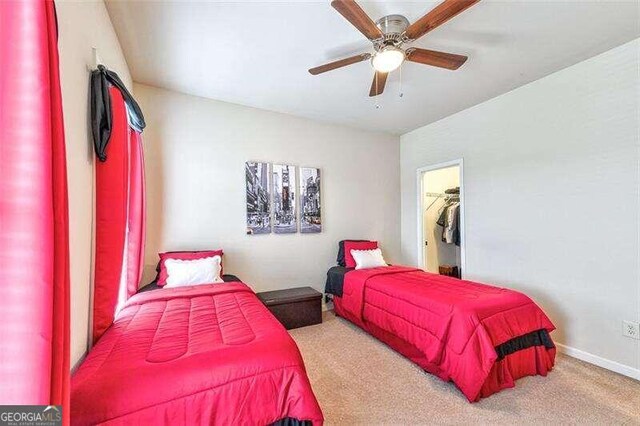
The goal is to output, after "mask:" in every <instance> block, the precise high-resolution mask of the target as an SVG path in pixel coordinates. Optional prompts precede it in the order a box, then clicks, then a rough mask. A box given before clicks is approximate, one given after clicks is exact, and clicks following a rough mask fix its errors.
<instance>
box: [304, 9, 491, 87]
mask: <svg viewBox="0 0 640 426" xmlns="http://www.w3.org/2000/svg"><path fill="white" fill-rule="evenodd" d="M478 1H480V0H445V1H443V2H442V3H440V4H439V5H438V6H436V7H435V8H434V9H433V10H431V11H430V12H429V13H427V14H426V15H424V16H423V17H422V18H420V19H418V20H417V21H416V22H414V23H413V24H411V25H409V20H408V19H407V18H405V17H404V16H402V15H387V16H384V17H382V18H380V19H378V20H377V21H376V22H373V21H372V20H371V18H369V16H368V15H367V14H366V13H365V12H364V10H362V8H361V7H360V6H359V5H358V3H356V2H355V1H354V0H333V1H332V2H331V6H332V7H333V8H334V9H335V10H337V11H338V13H340V14H341V15H342V16H343V17H344V18H345V19H346V20H347V21H349V22H350V23H351V24H352V25H353V26H354V27H356V28H357V29H358V30H359V31H360V32H361V33H362V34H364V36H365V37H367V38H368V39H369V40H370V41H371V42H372V43H373V49H374V53H361V54H359V55H355V56H351V57H349V58H344V59H340V60H337V61H334V62H330V63H328V64H324V65H320V66H318V67H315V68H311V69H310V70H309V72H310V73H311V74H313V75H317V74H322V73H324V72H327V71H331V70H334V69H336V68H341V67H345V66H347V65H352V64H355V63H358V62H362V61H366V60H371V66H372V67H373V69H374V70H375V74H374V76H373V82H372V83H371V89H370V91H369V96H378V95H380V94H381V93H382V92H383V91H384V86H385V84H386V82H387V75H388V74H389V73H390V72H391V71H393V70H395V69H397V68H398V67H399V66H400V65H402V63H403V62H404V61H405V60H407V61H410V62H416V63H419V64H425V65H431V66H434V67H440V68H446V69H450V70H457V69H458V68H460V67H461V66H462V64H464V63H465V61H466V60H467V57H466V56H463V55H455V54H453V53H445V52H438V51H435V50H428V49H421V48H418V47H409V48H403V45H404V44H405V43H410V42H412V41H415V40H417V39H419V38H420V37H422V36H423V35H425V34H426V33H428V32H429V31H431V30H433V29H435V28H438V27H439V26H440V25H442V24H444V23H445V22H447V21H448V20H449V19H451V18H453V17H454V16H456V15H457V14H459V13H461V12H463V11H465V10H467V9H468V8H470V7H471V6H473V5H474V4H476V3H477V2H478Z"/></svg>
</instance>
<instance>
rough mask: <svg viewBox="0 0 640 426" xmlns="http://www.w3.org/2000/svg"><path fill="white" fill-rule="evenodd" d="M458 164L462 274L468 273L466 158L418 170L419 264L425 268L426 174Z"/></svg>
mask: <svg viewBox="0 0 640 426" xmlns="http://www.w3.org/2000/svg"><path fill="white" fill-rule="evenodd" d="M454 166H458V167H459V169H458V172H459V174H460V268H461V269H462V276H463V277H464V276H465V275H466V271H467V268H466V254H465V251H466V236H465V234H466V232H465V220H464V205H465V197H464V160H463V159H462V158H459V159H457V160H451V161H445V162H444V163H438V164H433V165H430V166H425V167H420V168H419V169H417V171H416V179H417V183H418V185H417V186H416V187H417V201H418V202H417V205H418V211H417V213H418V265H419V267H420V268H422V269H425V268H426V265H425V262H424V208H425V206H424V197H423V196H422V195H423V193H424V185H423V182H424V179H423V177H424V174H425V173H427V172H430V171H433V170H440V169H446V168H449V167H454Z"/></svg>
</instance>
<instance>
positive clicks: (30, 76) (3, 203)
mask: <svg viewBox="0 0 640 426" xmlns="http://www.w3.org/2000/svg"><path fill="white" fill-rule="evenodd" d="M0 287H1V293H0V294H1V296H0V324H1V327H0V404H46V405H63V406H64V408H63V414H64V417H65V423H66V424H68V421H69V418H68V415H69V368H70V367H69V343H70V342H69V336H70V334H69V232H68V204H67V175H66V154H65V141H64V129H63V119H62V102H61V94H60V77H59V70H58V46H57V25H56V17H55V5H54V4H53V2H52V1H45V0H24V1H0Z"/></svg>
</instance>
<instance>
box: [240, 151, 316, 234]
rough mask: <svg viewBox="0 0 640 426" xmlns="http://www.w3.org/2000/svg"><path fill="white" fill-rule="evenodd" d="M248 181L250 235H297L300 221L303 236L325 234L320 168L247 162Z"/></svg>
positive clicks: (246, 178) (248, 224) (248, 227)
mask: <svg viewBox="0 0 640 426" xmlns="http://www.w3.org/2000/svg"><path fill="white" fill-rule="evenodd" d="M296 169H297V170H298V174H296ZM245 181H246V197H247V234H249V235H257V234H270V233H271V232H272V231H273V232H274V233H275V234H293V233H296V232H298V222H300V232H301V233H303V234H312V233H318V232H322V215H321V202H320V199H321V197H320V193H321V190H320V188H321V185H320V169H318V168H313V167H296V166H292V165H288V164H270V163H261V162H247V163H245ZM296 181H297V182H298V184H297V185H296Z"/></svg>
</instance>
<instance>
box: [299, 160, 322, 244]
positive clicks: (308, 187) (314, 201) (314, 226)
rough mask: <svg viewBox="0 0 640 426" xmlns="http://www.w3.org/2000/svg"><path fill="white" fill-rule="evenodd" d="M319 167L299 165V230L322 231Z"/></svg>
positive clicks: (309, 232)
mask: <svg viewBox="0 0 640 426" xmlns="http://www.w3.org/2000/svg"><path fill="white" fill-rule="evenodd" d="M321 210H322V209H321V205H320V169H316V168H313V167H300V232H301V233H303V234H312V233H317V232H322V215H321Z"/></svg>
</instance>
